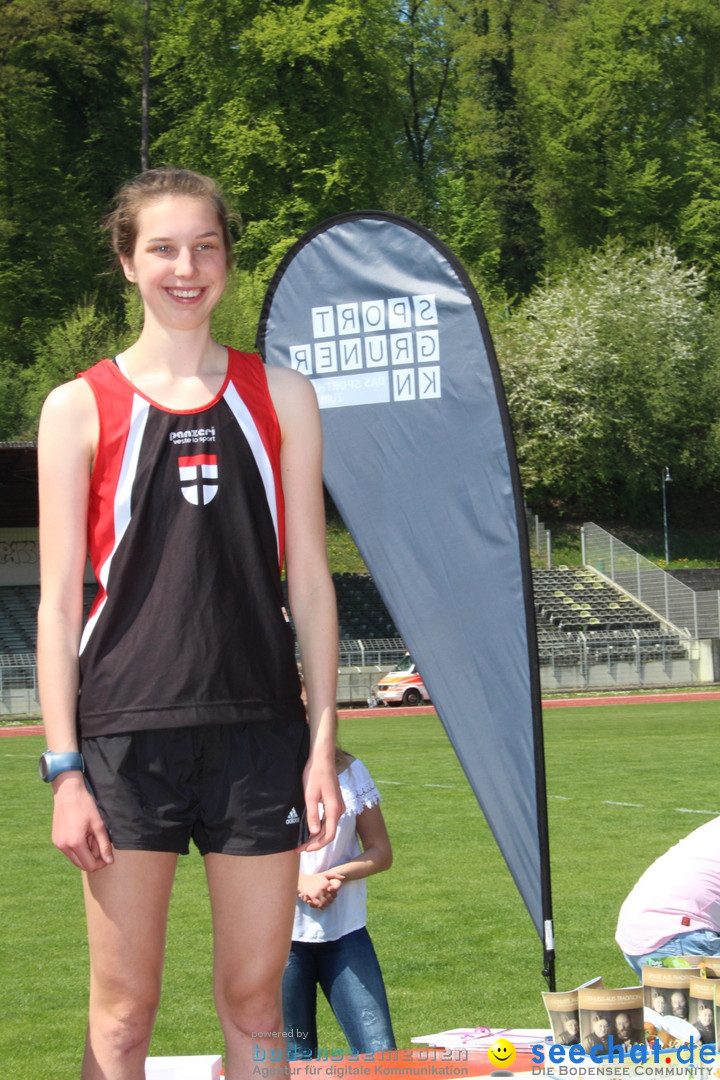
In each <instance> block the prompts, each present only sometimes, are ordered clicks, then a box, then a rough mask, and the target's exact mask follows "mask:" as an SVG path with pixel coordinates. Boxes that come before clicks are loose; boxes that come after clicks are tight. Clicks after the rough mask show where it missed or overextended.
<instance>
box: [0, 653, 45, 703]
mask: <svg viewBox="0 0 720 1080" xmlns="http://www.w3.org/2000/svg"><path fill="white" fill-rule="evenodd" d="M38 708H39V705H38V689H37V663H36V659H35V653H7V654H3V655H0V713H7V714H9V715H14V716H17V715H20V714H25V713H27V714H28V715H33V714H35V713H36V712H37V711H38Z"/></svg>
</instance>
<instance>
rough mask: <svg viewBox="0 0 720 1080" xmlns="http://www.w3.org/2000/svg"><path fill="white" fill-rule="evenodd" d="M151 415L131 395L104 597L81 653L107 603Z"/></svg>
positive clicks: (89, 623)
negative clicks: (146, 427) (108, 584)
mask: <svg viewBox="0 0 720 1080" xmlns="http://www.w3.org/2000/svg"><path fill="white" fill-rule="evenodd" d="M149 413H150V402H148V401H145V399H144V398H141V397H140V396H139V394H134V395H133V405H132V414H131V418H130V426H129V428H128V438H127V442H126V443H125V450H124V451H123V460H122V466H121V468H120V477H119V479H118V485H117V489H116V491H115V499H114V505H113V517H114V521H113V524H114V530H115V536H114V543H113V548H112V551H111V552H110V554H109V555H108V557H107V559H106V560H105V562H104V563H103V564H102V566H101V567H100V572H99V575H98V577H99V579H100V584H101V585H102V587H103V589H104V590H105V596H104V597H103V599H102V601H101V602H100V604H99V606H98V608H97V610H96V611H95V612H94V613H93V615H92V616H91V617H90V618H89V619H88V621H87V623H86V624H85V629H84V630H83V635H82V638H81V640H80V653H82V651H83V649H84V648H85V646H86V645H87V643H88V640H89V638H90V635H91V634H92V632H93V628H94V626H95V623H96V622H97V621H98V619H99V618H100V613H101V611H102V609H103V608H104V607H105V603H106V601H107V583H108V577H109V575H110V567H111V565H112V561H113V556H114V555H115V552H116V551H117V549H118V545H119V543H120V541H121V540H122V538H123V536H124V535H125V531H126V530H127V527H128V525H129V524H130V517H131V511H130V506H131V499H132V489H133V484H134V482H135V474H136V472H137V463H138V458H139V457H140V447H141V446H142V440H143V435H144V434H145V425H146V424H147V418H148V415H149Z"/></svg>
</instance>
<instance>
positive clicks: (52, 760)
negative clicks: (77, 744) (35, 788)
mask: <svg viewBox="0 0 720 1080" xmlns="http://www.w3.org/2000/svg"><path fill="white" fill-rule="evenodd" d="M38 772H39V773H40V779H41V780H44V781H45V783H46V784H49V783H50V781H51V780H54V779H55V777H56V776H59V775H60V773H64V772H81V773H84V772H85V762H84V761H83V756H82V754H80V753H78V751H77V750H68V751H67V752H66V753H64V754H53V752H52V750H46V751H45V753H44V754H43V755H42V757H41V758H40V764H39V765H38Z"/></svg>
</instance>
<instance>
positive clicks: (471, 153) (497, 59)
mask: <svg viewBox="0 0 720 1080" xmlns="http://www.w3.org/2000/svg"><path fill="white" fill-rule="evenodd" d="M520 7H521V4H520V3H518V0H509V2H508V0H456V2H455V3H452V4H448V8H449V9H450V10H451V11H452V14H453V17H454V40H455V47H456V63H457V69H458V92H457V102H456V106H455V110H454V115H453V149H454V168H455V170H458V171H459V172H460V175H461V176H462V177H463V178H464V182H465V185H466V187H467V190H468V192H469V193H470V194H471V195H472V197H473V198H474V201H475V203H476V204H477V205H478V207H479V208H480V207H483V206H488V205H489V206H490V207H492V210H493V212H494V216H495V221H496V238H495V246H496V248H497V267H498V273H499V276H500V279H501V281H502V282H503V284H504V286H505V289H506V291H507V292H508V294H509V295H510V296H516V295H524V294H526V293H527V292H529V291H530V289H531V287H532V285H533V284H534V283H535V281H536V280H537V278H538V274H539V273H540V270H541V269H542V266H543V262H544V251H543V246H544V245H543V236H542V228H541V224H540V215H539V213H538V210H537V208H536V206H535V195H534V190H533V185H534V176H533V166H532V162H531V158H530V143H529V140H528V134H527V119H526V117H525V115H524V107H523V103H522V101H521V99H520V96H519V89H518V82H517V74H516V66H517V58H516V45H515V22H516V12H517V11H518V10H519V8H520ZM478 240H479V241H480V242H479V244H478V246H477V248H476V251H475V253H474V257H473V256H472V255H471V256H470V257H471V259H473V261H475V260H476V259H478V258H485V257H486V256H487V250H488V249H487V247H486V246H484V245H485V244H486V243H487V240H486V239H485V238H483V240H482V241H481V240H480V237H478Z"/></svg>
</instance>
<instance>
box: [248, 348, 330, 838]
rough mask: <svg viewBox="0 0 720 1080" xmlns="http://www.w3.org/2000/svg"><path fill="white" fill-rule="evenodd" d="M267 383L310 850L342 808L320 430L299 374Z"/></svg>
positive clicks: (278, 375)
mask: <svg viewBox="0 0 720 1080" xmlns="http://www.w3.org/2000/svg"><path fill="white" fill-rule="evenodd" d="M267 379H268V387H269V389H270V395H271V397H272V400H273V404H274V406H275V411H276V413H277V416H278V420H279V421H280V429H281V432H282V448H281V453H280V465H281V472H282V485H283V494H284V498H285V566H286V571H287V583H288V599H289V602H290V610H291V612H292V617H293V622H294V623H295V631H296V633H297V639H298V645H299V647H300V656H301V660H302V669H303V678H304V682H305V689H306V692H307V711H308V721H309V724H310V755H309V758H308V762H307V765H306V767H305V774H304V779H305V803H306V807H307V824H308V830H309V833H310V839H309V840H308V842H307V843H306V844H305V845H303V849H306V850H308V851H315V850H316V849H318V848H321V847H323V846H324V845H325V844H327V843H329V842H330V841H331V840H332V839H333V837H334V836H335V829H336V827H337V822H338V820H339V818H340V816H341V814H342V813H343V810H344V804H343V800H342V795H341V794H340V785H339V784H338V779H337V771H336V768H335V731H336V724H337V719H336V685H337V665H338V628H337V605H336V599H335V588H334V586H333V583H332V578H331V576H330V570H329V568H328V562H327V550H326V543H325V503H324V499H323V489H322V428H321V425H320V410H319V409H318V404H317V397H316V394H315V391H314V389H313V387H312V384H311V383H310V382H309V380H308V379H306V378H305V376H304V375H300V374H299V373H298V372H296V371H291V370H289V369H287V368H278V367H268V368H267ZM321 803H322V806H323V816H322V818H321V817H320V811H319V806H320V804H321Z"/></svg>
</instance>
